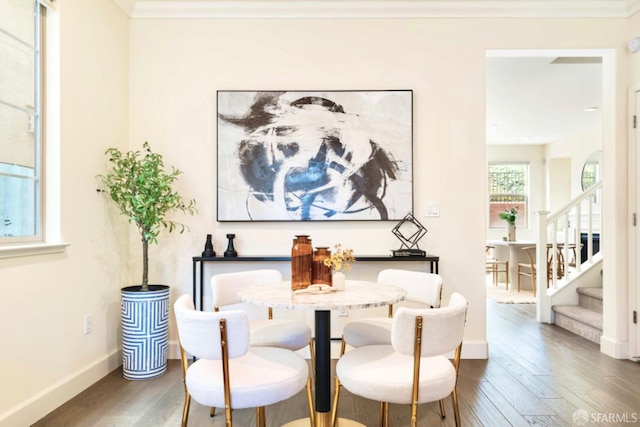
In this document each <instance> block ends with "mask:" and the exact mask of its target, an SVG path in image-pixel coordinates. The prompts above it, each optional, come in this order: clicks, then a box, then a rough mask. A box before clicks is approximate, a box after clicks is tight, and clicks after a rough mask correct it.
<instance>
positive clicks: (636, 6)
mask: <svg viewBox="0 0 640 427" xmlns="http://www.w3.org/2000/svg"><path fill="white" fill-rule="evenodd" d="M639 11H640V0H633V1H631V2H630V4H629V10H628V16H633V15H635V14H636V13H638V12H639Z"/></svg>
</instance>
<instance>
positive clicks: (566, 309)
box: [551, 305, 603, 344]
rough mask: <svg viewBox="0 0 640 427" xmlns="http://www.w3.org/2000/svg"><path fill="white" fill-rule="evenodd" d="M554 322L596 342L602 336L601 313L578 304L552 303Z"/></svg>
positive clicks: (598, 341) (597, 342)
mask: <svg viewBox="0 0 640 427" xmlns="http://www.w3.org/2000/svg"><path fill="white" fill-rule="evenodd" d="M551 308H552V310H553V311H554V313H555V324H556V325H558V326H560V327H562V328H564V329H567V330H568V331H571V332H573V333H574V334H577V335H580V336H581V337H584V338H586V339H588V340H589V341H592V342H594V343H596V344H600V337H601V336H602V323H603V322H602V313H598V312H595V311H593V310H590V309H588V308H584V307H581V306H578V305H554V306H553V307H551Z"/></svg>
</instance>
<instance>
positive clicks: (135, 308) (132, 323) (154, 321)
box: [121, 285, 169, 380]
mask: <svg viewBox="0 0 640 427" xmlns="http://www.w3.org/2000/svg"><path fill="white" fill-rule="evenodd" d="M140 288H141V286H128V287H126V288H122V289H121V296H122V304H121V306H122V312H121V317H122V372H123V374H124V377H125V378H126V379H129V380H147V379H151V378H155V377H159V376H160V375H162V374H164V373H165V371H166V370H167V352H168V346H169V286H166V285H149V291H148V292H141V291H140Z"/></svg>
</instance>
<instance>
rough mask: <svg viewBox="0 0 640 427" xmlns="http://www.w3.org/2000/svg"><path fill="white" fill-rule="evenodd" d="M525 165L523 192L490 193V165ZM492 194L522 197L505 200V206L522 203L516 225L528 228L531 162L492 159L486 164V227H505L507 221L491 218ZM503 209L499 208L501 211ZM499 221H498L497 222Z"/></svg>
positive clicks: (496, 228) (509, 206)
mask: <svg viewBox="0 0 640 427" xmlns="http://www.w3.org/2000/svg"><path fill="white" fill-rule="evenodd" d="M496 165H498V166H525V171H524V193H506V192H505V193H492V192H491V167H492V166H496ZM492 196H503V197H507V198H509V197H523V199H524V201H523V202H520V203H518V202H513V203H509V202H505V205H506V206H505V207H506V208H507V209H508V208H511V207H513V206H514V205H524V208H523V209H520V217H519V218H518V221H517V222H516V226H517V227H522V228H529V225H530V210H531V207H530V201H531V163H530V162H529V161H517V160H492V161H490V162H488V164H487V228H489V229H493V230H499V229H503V228H507V222H506V221H502V220H496V219H495V218H492V212H493V211H492V209H491V205H492V202H491V199H492ZM503 210H504V209H500V212H502V211H503ZM498 221H500V222H498Z"/></svg>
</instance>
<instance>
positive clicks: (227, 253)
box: [224, 234, 238, 257]
mask: <svg viewBox="0 0 640 427" xmlns="http://www.w3.org/2000/svg"><path fill="white" fill-rule="evenodd" d="M235 237H236V235H235V234H227V239H229V244H228V245H227V250H226V251H224V256H226V257H237V256H238V252H236V250H235V249H234V247H233V239H235Z"/></svg>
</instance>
